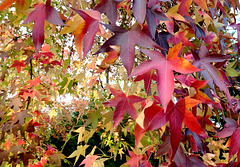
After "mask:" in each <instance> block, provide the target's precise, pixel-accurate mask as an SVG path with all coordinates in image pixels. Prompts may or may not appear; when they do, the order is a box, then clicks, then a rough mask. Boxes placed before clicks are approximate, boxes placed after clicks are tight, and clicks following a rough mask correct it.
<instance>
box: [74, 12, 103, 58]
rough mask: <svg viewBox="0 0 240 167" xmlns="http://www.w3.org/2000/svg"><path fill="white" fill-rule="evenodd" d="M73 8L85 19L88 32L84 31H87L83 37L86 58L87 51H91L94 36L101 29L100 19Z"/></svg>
mask: <svg viewBox="0 0 240 167" xmlns="http://www.w3.org/2000/svg"><path fill="white" fill-rule="evenodd" d="M72 9H73V8H72ZM73 10H74V11H75V12H76V13H78V14H79V15H80V16H81V17H82V18H83V19H84V20H85V29H86V30H85V31H86V32H83V33H86V35H85V36H84V39H83V58H85V57H86V55H87V53H88V52H89V51H90V49H91V48H92V46H93V42H94V37H95V36H96V33H97V32H99V31H100V29H99V20H97V19H94V18H93V17H91V16H89V15H88V14H87V13H86V12H84V11H83V10H77V9H73Z"/></svg>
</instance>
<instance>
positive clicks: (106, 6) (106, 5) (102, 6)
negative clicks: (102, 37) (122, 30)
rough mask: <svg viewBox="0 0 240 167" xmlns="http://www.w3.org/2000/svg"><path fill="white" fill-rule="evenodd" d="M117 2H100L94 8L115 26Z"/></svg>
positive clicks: (104, 0)
mask: <svg viewBox="0 0 240 167" xmlns="http://www.w3.org/2000/svg"><path fill="white" fill-rule="evenodd" d="M118 3H119V1H116V0H101V1H100V3H99V4H98V5H97V6H96V7H95V8H94V10H97V11H99V12H101V13H106V15H107V17H108V19H109V21H110V22H111V23H112V24H116V21H117V14H118V13H117V5H118Z"/></svg>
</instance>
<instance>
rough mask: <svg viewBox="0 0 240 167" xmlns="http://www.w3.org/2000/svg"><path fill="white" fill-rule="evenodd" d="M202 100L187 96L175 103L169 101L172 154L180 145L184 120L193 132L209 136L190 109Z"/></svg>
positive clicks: (168, 111) (168, 116) (168, 115)
mask: <svg viewBox="0 0 240 167" xmlns="http://www.w3.org/2000/svg"><path fill="white" fill-rule="evenodd" d="M200 102H201V101H198V100H195V99H191V98H190V97H185V98H184V99H181V100H180V101H178V102H177V104H174V103H173V102H172V101H171V102H170V103H169V105H168V108H167V113H168V114H167V118H168V120H169V123H170V132H171V146H172V150H173V153H172V156H173V157H174V154H175V153H176V151H177V148H178V145H179V143H180V140H181V134H182V122H184V124H185V125H186V126H187V127H188V128H189V129H190V130H191V131H193V132H195V133H197V134H198V135H202V136H204V137H207V135H206V134H205V132H204V131H203V129H202V127H201V126H200V125H199V123H198V121H197V119H196V118H195V117H194V116H193V114H192V113H191V112H190V111H189V109H190V108H192V107H194V106H196V105H197V104H199V103H200Z"/></svg>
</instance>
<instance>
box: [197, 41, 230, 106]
mask: <svg viewBox="0 0 240 167" xmlns="http://www.w3.org/2000/svg"><path fill="white" fill-rule="evenodd" d="M207 52H208V50H207V48H206V46H205V44H204V43H202V45H201V47H200V50H199V53H196V52H192V53H193V57H194V59H195V61H194V62H193V65H194V66H196V67H198V68H202V69H204V70H203V71H201V72H200V74H201V75H202V76H203V77H204V78H205V79H206V80H209V82H208V85H209V86H210V87H211V88H212V89H213V90H214V91H215V88H214V85H213V82H214V83H215V84H216V85H217V86H218V87H219V89H220V90H221V91H224V92H225V93H226V95H227V97H228V100H229V101H230V99H231V97H230V94H229V91H228V88H227V86H226V84H225V83H224V80H223V77H222V75H221V73H220V72H219V70H218V69H217V68H216V67H215V66H214V65H212V64H211V63H212V62H223V61H225V60H227V59H228V58H230V57H231V56H228V55H222V54H207ZM230 105H231V104H230Z"/></svg>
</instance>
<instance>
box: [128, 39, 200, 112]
mask: <svg viewBox="0 0 240 167" xmlns="http://www.w3.org/2000/svg"><path fill="white" fill-rule="evenodd" d="M181 49H182V44H181V43H180V44H178V45H175V46H174V47H173V48H170V49H169V53H168V57H167V59H166V58H165V57H164V56H163V55H162V53H160V52H159V51H157V50H155V51H151V50H142V51H143V53H144V54H146V55H147V56H149V57H150V58H151V60H148V61H145V62H143V63H142V64H140V65H139V66H137V67H136V68H135V71H134V72H133V73H132V74H131V75H130V76H129V77H131V76H135V75H142V74H144V73H146V72H148V71H150V70H152V69H157V74H158V82H157V88H158V95H159V97H160V100H161V102H162V104H163V107H164V109H166V107H167V104H168V102H169V100H170V99H171V97H172V94H173V90H174V75H173V70H175V71H177V72H180V73H183V74H187V73H193V72H197V71H200V69H198V68H196V67H194V66H193V65H192V64H191V63H189V62H188V61H187V60H186V59H184V58H180V57H178V54H179V53H180V51H181Z"/></svg>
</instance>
